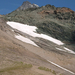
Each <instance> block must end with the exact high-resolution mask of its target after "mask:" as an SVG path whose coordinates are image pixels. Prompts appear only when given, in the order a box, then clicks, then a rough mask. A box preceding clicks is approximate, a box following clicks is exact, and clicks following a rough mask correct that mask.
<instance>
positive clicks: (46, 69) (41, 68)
mask: <svg viewBox="0 0 75 75" xmlns="http://www.w3.org/2000/svg"><path fill="white" fill-rule="evenodd" d="M38 69H40V70H44V71H48V72H52V73H53V74H54V75H56V72H55V71H54V70H53V71H52V70H51V69H49V68H46V67H41V66H40V67H38Z"/></svg>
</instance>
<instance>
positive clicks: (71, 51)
mask: <svg viewBox="0 0 75 75" xmlns="http://www.w3.org/2000/svg"><path fill="white" fill-rule="evenodd" d="M64 49H65V50H67V51H68V52H70V53H72V54H75V52H74V51H73V50H70V49H68V48H66V47H64Z"/></svg>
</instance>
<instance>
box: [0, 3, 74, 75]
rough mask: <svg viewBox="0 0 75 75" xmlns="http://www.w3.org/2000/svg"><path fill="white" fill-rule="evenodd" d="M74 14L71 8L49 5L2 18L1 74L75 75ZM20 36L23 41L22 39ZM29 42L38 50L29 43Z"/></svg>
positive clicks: (0, 41)
mask: <svg viewBox="0 0 75 75" xmlns="http://www.w3.org/2000/svg"><path fill="white" fill-rule="evenodd" d="M24 3H26V2H24ZM29 4H30V3H29V2H28V6H29ZM23 5H24V4H23ZM68 14H69V15H68ZM74 14H75V12H74V11H72V10H71V9H69V8H56V7H55V6H52V5H46V6H43V7H38V8H28V9H25V10H19V11H17V10H15V11H13V12H11V13H9V14H8V15H6V16H3V17H0V61H1V62H0V74H1V75H10V74H11V75H19V74H20V75H21V74H23V75H31V74H32V75H75V67H74V66H75V63H74V62H75V52H74V51H73V50H75V22H74V21H75V18H74V17H75V16H74ZM68 16H70V17H69V18H68ZM60 17H62V18H60ZM65 17H66V19H65ZM8 21H9V22H8ZM11 21H15V22H19V23H18V24H17V23H15V22H11ZM20 23H22V24H20ZM26 24H28V25H26ZM17 25H18V26H17ZM19 25H21V26H19ZM29 25H30V26H31V27H32V28H30V26H29ZM14 26H15V28H14ZM24 26H26V27H24ZM34 26H35V27H34ZM28 27H29V28H28ZM21 28H22V29H21ZM34 28H37V29H36V30H33V29H34ZM27 29H29V30H27ZM32 30H33V31H32ZM30 33H31V34H30ZM32 34H35V35H37V36H35V37H34V35H32ZM38 35H39V37H38ZM42 35H43V36H42ZM16 36H18V37H19V36H22V37H21V39H18V38H16ZM45 37H47V38H45ZM25 38H27V40H28V39H29V40H31V41H33V42H34V43H35V44H36V45H37V46H38V47H37V46H34V45H33V44H31V43H27V42H25V41H24V40H23V39H25ZM48 38H51V39H53V40H54V39H55V41H56V40H57V41H58V40H60V41H62V42H63V43H64V44H62V45H58V44H56V43H54V42H53V41H50V40H51V39H48ZM58 42H59V41H58ZM39 67H40V68H39ZM41 67H43V68H41Z"/></svg>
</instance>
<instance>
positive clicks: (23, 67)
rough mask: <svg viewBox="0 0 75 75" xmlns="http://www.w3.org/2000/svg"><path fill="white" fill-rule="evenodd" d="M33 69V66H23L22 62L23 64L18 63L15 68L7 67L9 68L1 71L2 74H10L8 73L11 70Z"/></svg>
mask: <svg viewBox="0 0 75 75" xmlns="http://www.w3.org/2000/svg"><path fill="white" fill-rule="evenodd" d="M31 67H32V64H23V63H22V62H21V63H17V64H16V65H14V66H11V67H7V68H4V69H0V73H1V72H8V71H11V70H17V69H28V68H31Z"/></svg>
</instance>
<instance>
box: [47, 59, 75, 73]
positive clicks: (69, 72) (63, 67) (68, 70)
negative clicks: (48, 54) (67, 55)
mask: <svg viewBox="0 0 75 75" xmlns="http://www.w3.org/2000/svg"><path fill="white" fill-rule="evenodd" d="M47 61H48V62H50V63H51V64H53V65H55V66H57V67H59V68H61V69H63V70H65V71H67V72H69V73H71V74H75V73H74V72H72V71H70V70H68V69H66V68H64V67H61V66H60V65H58V64H56V63H54V62H52V61H49V60H47Z"/></svg>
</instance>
